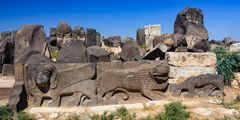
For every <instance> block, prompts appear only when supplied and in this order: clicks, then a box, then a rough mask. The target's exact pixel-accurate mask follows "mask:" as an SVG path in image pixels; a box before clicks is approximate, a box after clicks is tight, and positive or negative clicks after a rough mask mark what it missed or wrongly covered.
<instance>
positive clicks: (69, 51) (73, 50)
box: [56, 39, 87, 63]
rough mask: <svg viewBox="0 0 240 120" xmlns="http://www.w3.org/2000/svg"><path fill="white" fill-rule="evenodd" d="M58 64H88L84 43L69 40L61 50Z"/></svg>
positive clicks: (57, 60)
mask: <svg viewBox="0 0 240 120" xmlns="http://www.w3.org/2000/svg"><path fill="white" fill-rule="evenodd" d="M56 62H57V63H86V62H87V59H86V47H85V46H84V41H81V40H76V39H69V40H68V41H66V42H65V44H64V46H63V47H62V48H61V49H60V51H59V53H58V55H57V59H56Z"/></svg>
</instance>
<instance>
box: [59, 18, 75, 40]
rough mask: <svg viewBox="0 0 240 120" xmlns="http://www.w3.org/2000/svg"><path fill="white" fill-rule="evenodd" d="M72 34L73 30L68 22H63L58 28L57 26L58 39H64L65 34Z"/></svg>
mask: <svg viewBox="0 0 240 120" xmlns="http://www.w3.org/2000/svg"><path fill="white" fill-rule="evenodd" d="M71 32H72V28H71V26H70V25H69V24H68V23H67V22H65V21H61V22H60V23H59V24H58V26H57V34H58V37H60V38H62V37H63V36H64V35H65V34H68V33H71Z"/></svg>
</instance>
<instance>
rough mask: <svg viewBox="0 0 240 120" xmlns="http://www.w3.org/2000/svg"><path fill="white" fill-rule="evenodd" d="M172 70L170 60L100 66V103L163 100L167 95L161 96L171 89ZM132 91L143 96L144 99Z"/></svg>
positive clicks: (98, 72) (112, 63) (98, 68)
mask: <svg viewBox="0 0 240 120" xmlns="http://www.w3.org/2000/svg"><path fill="white" fill-rule="evenodd" d="M168 71H169V67H168V63H167V62H166V61H137V62H124V63H121V62H115V63H114V62H111V63H98V64H97V78H98V85H99V86H98V87H99V88H98V90H99V91H98V102H99V104H113V103H119V102H120V101H125V102H126V101H128V100H129V101H130V100H131V99H136V100H137V101H140V100H141V99H144V98H147V99H149V100H157V99H161V98H162V97H163V96H164V95H161V93H162V92H164V91H165V90H166V88H167V86H168V82H167V79H168ZM154 91H155V92H158V93H155V92H154ZM131 92H137V93H140V96H137V95H134V94H133V95H132V94H130V93H131Z"/></svg>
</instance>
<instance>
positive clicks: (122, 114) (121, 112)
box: [116, 107, 135, 120]
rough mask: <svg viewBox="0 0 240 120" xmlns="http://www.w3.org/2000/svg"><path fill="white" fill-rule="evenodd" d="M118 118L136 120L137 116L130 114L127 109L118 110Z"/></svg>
mask: <svg viewBox="0 0 240 120" xmlns="http://www.w3.org/2000/svg"><path fill="white" fill-rule="evenodd" d="M116 116H117V117H118V118H121V120H135V114H132V113H130V112H129V111H128V110H127V109H126V108H125V107H120V108H118V109H117V111H116Z"/></svg>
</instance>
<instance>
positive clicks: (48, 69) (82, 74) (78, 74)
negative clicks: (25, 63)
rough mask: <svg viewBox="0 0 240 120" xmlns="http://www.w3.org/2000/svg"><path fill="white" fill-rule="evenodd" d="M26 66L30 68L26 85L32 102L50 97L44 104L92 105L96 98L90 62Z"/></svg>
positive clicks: (93, 72)
mask: <svg viewBox="0 0 240 120" xmlns="http://www.w3.org/2000/svg"><path fill="white" fill-rule="evenodd" d="M31 68H33V69H31ZM28 70H32V71H28V73H29V72H31V73H29V80H28V81H29V82H28V86H30V90H29V92H30V93H31V95H32V97H33V102H34V105H35V106H42V104H43V103H44V102H45V101H47V100H50V101H48V102H47V106H55V107H58V106H60V105H62V104H66V105H69V106H78V105H86V104H87V105H95V104H96V102H97V101H96V100H97V98H96V97H97V96H96V83H95V80H94V79H93V78H94V76H95V66H94V65H93V64H67V65H66V64H65V65H63V64H62V65H61V64H57V65H55V66H53V65H42V66H38V67H36V65H32V66H31V65H29V68H28ZM64 97H67V98H68V99H63V98H64Z"/></svg>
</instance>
